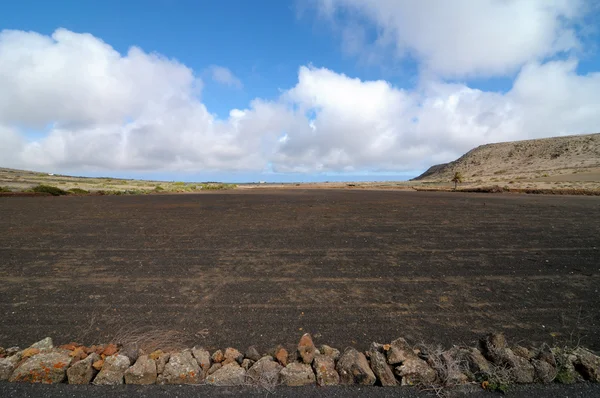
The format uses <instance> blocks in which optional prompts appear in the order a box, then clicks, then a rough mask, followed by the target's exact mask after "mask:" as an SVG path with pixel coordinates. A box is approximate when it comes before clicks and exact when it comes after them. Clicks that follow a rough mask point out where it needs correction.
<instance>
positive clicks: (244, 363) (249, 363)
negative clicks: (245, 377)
mask: <svg viewBox="0 0 600 398" xmlns="http://www.w3.org/2000/svg"><path fill="white" fill-rule="evenodd" d="M254 362H255V361H253V360H251V359H248V358H244V360H243V361H242V365H241V366H242V368H244V369H245V370H248V369H250V368H251V367H252V365H254Z"/></svg>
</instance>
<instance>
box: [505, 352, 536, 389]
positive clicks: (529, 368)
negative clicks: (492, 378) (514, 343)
mask: <svg viewBox="0 0 600 398" xmlns="http://www.w3.org/2000/svg"><path fill="white" fill-rule="evenodd" d="M506 355H507V360H506V364H507V365H508V366H509V367H510V368H511V372H510V374H511V377H512V379H513V381H514V382H515V383H523V384H524V383H533V379H534V377H535V369H534V368H533V365H532V364H531V362H529V360H527V359H525V358H523V357H520V356H517V355H515V354H514V353H513V352H512V350H510V349H506Z"/></svg>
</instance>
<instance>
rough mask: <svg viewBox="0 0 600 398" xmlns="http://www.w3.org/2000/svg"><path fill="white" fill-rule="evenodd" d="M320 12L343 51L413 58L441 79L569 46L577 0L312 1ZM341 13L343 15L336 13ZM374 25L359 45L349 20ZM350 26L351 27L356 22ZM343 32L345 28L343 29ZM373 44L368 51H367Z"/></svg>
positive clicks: (509, 65)
mask: <svg viewBox="0 0 600 398" xmlns="http://www.w3.org/2000/svg"><path fill="white" fill-rule="evenodd" d="M316 1H317V3H318V4H319V7H320V8H319V9H320V11H321V13H322V14H324V15H326V16H329V17H331V18H334V19H335V20H336V21H337V22H338V23H339V24H341V25H342V32H341V34H342V39H343V41H344V43H343V45H344V48H345V49H346V50H348V51H349V52H351V53H354V54H360V55H363V54H367V55H368V56H369V57H371V58H373V56H372V53H373V52H374V51H375V52H377V50H378V51H379V55H380V59H379V60H382V59H384V57H389V53H390V51H389V50H390V46H391V47H392V49H393V50H395V53H396V55H398V56H400V57H404V56H406V55H411V56H413V57H414V58H415V59H416V60H417V61H418V62H419V64H420V65H421V67H422V68H423V69H425V70H427V71H430V72H434V73H436V74H439V75H442V76H446V77H460V76H467V75H483V76H490V75H503V74H507V73H512V72H515V71H518V69H519V67H520V66H522V65H524V64H526V63H527V62H530V61H539V60H542V59H544V58H545V57H548V56H552V55H555V54H557V53H559V52H563V51H571V50H575V49H577V48H578V47H579V45H580V42H579V40H578V38H577V35H576V32H575V30H574V28H573V25H574V24H575V23H577V22H578V21H579V18H580V17H582V16H583V15H584V13H585V10H586V5H585V3H584V0H476V1H473V0H453V1H448V0H428V1H412V0H316ZM338 11H343V18H336V15H337V14H338ZM365 20H366V21H369V22H370V23H372V24H374V26H375V27H376V30H377V38H376V39H375V40H374V42H373V43H371V44H372V46H371V48H369V47H366V46H365V41H366V39H365V38H364V37H365V34H364V32H363V31H362V30H363V29H364V28H363V27H362V26H365V24H364V23H363V24H362V25H359V24H358V22H357V21H365ZM356 26H358V27H356ZM348 29H350V32H349V31H348ZM373 47H375V48H373Z"/></svg>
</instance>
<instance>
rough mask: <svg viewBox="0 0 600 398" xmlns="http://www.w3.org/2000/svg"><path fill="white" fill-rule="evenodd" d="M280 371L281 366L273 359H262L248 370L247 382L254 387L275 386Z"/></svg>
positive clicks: (268, 357)
mask: <svg viewBox="0 0 600 398" xmlns="http://www.w3.org/2000/svg"><path fill="white" fill-rule="evenodd" d="M282 369H283V366H281V365H280V364H279V363H277V362H275V361H274V360H273V357H270V356H266V357H262V358H260V359H259V360H258V361H256V363H255V364H254V365H252V367H251V368H250V369H248V373H247V374H246V376H247V380H248V382H249V383H251V384H255V385H267V386H275V385H277V384H278V383H279V373H280V372H281V370H282Z"/></svg>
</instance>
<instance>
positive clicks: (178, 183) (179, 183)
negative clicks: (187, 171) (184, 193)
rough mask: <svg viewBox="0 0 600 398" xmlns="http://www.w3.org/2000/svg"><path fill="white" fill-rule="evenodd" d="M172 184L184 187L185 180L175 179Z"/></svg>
mask: <svg viewBox="0 0 600 398" xmlns="http://www.w3.org/2000/svg"><path fill="white" fill-rule="evenodd" d="M173 185H174V186H176V187H184V186H185V182H183V181H177V182H174V183H173Z"/></svg>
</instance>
